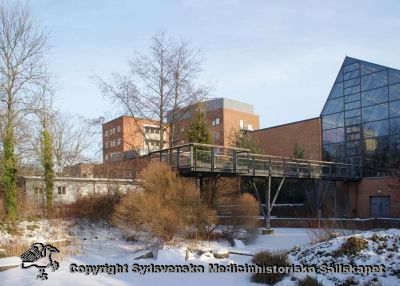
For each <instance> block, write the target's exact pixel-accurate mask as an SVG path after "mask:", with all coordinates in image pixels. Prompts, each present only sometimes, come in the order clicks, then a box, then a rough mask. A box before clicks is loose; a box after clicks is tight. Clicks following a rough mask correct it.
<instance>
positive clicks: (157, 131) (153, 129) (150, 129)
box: [144, 126, 160, 134]
mask: <svg viewBox="0 0 400 286" xmlns="http://www.w3.org/2000/svg"><path fill="white" fill-rule="evenodd" d="M144 133H147V134H160V128H158V127H150V126H145V127H144Z"/></svg>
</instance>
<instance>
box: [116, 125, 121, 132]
mask: <svg viewBox="0 0 400 286" xmlns="http://www.w3.org/2000/svg"><path fill="white" fill-rule="evenodd" d="M117 132H118V133H121V126H119V125H118V126H117Z"/></svg>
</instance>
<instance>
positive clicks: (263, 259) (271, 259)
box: [251, 251, 290, 285]
mask: <svg viewBox="0 0 400 286" xmlns="http://www.w3.org/2000/svg"><path fill="white" fill-rule="evenodd" d="M252 262H253V263H254V264H259V265H267V266H274V265H276V266H289V265H290V264H289V259H288V254H287V252H286V251H275V252H270V251H262V252H259V253H257V254H256V255H254V257H253V260H252ZM285 276H286V274H285V273H254V274H253V275H252V277H251V279H252V281H253V282H257V283H264V284H270V285H274V284H275V283H277V282H279V281H281V280H282V279H283V278H284V277H285Z"/></svg>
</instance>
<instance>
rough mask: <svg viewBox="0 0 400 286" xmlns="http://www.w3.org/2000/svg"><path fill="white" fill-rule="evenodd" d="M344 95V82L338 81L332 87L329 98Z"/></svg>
mask: <svg viewBox="0 0 400 286" xmlns="http://www.w3.org/2000/svg"><path fill="white" fill-rule="evenodd" d="M341 96H343V83H342V82H340V83H337V84H335V85H334V86H333V87H332V90H331V93H330V94H329V97H328V99H332V98H336V97H341Z"/></svg>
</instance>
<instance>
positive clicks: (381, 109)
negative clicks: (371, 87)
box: [362, 103, 389, 122]
mask: <svg viewBox="0 0 400 286" xmlns="http://www.w3.org/2000/svg"><path fill="white" fill-rule="evenodd" d="M388 115H389V109H388V104H387V103H383V104H378V105H372V106H368V107H363V109H362V121H363V122H369V121H375V120H381V119H385V118H387V117H388Z"/></svg>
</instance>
